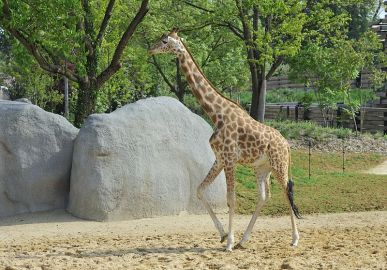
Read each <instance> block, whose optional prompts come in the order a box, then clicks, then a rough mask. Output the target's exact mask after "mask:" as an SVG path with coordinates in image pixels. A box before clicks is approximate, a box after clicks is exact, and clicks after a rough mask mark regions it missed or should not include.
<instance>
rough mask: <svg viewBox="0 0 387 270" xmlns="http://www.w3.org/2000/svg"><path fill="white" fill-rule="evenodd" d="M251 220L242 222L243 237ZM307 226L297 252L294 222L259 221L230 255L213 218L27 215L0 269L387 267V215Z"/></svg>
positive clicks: (317, 220)
mask: <svg viewBox="0 0 387 270" xmlns="http://www.w3.org/2000/svg"><path fill="white" fill-rule="evenodd" d="M249 218H250V217H248V216H237V217H236V218H235V220H236V231H237V235H236V236H237V239H239V238H240V236H241V234H242V232H243V230H244V229H245V227H246V225H247V223H248V221H249ZM221 220H222V222H223V223H225V221H226V220H227V217H226V215H221ZM299 229H300V233H301V239H300V244H299V246H298V247H296V248H294V247H291V246H290V241H291V231H290V220H289V217H275V218H272V217H259V218H258V221H257V225H256V227H255V229H254V231H253V234H252V237H251V241H250V242H248V243H247V244H246V249H244V250H235V251H234V252H232V253H227V252H225V251H223V249H224V244H221V243H220V242H219V237H218V235H217V234H216V233H215V229H214V226H213V224H212V221H211V219H210V217H209V216H207V215H195V216H192V215H180V216H173V217H160V218H153V219H141V220H132V221H119V222H109V223H107V222H106V223H99V222H91V221H84V220H81V219H77V218H74V217H72V216H70V215H69V214H67V213H65V212H64V211H54V212H47V213H40V214H32V215H22V216H16V217H12V218H6V219H3V220H1V221H0V269H7V270H11V269H387V259H386V258H387V212H363V213H343V214H329V215H311V216H306V217H305V219H303V220H300V221H299Z"/></svg>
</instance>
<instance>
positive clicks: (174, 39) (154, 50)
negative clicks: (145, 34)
mask: <svg viewBox="0 0 387 270" xmlns="http://www.w3.org/2000/svg"><path fill="white" fill-rule="evenodd" d="M177 31H178V29H177V28H173V29H172V31H171V32H170V33H169V34H164V35H162V36H161V38H160V39H159V40H158V41H157V42H156V43H155V44H154V45H153V46H152V47H151V48H150V49H149V50H148V52H149V54H151V55H153V54H159V53H174V54H179V53H182V52H184V51H185V48H184V45H183V43H182V42H181V40H180V38H179V37H178V36H177Z"/></svg>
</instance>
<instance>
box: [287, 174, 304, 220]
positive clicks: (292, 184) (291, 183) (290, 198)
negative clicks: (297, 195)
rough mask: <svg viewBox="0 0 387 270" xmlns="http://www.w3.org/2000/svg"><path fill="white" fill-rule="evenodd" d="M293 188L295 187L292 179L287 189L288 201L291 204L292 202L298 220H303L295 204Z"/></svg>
mask: <svg viewBox="0 0 387 270" xmlns="http://www.w3.org/2000/svg"><path fill="white" fill-rule="evenodd" d="M293 186H294V183H293V181H292V180H291V179H289V181H288V186H287V188H286V192H287V195H288V199H289V202H290V206H291V207H292V210H293V213H294V215H295V216H296V217H297V218H298V219H302V217H301V215H300V212H299V211H298V208H297V206H296V204H295V203H294V196H293Z"/></svg>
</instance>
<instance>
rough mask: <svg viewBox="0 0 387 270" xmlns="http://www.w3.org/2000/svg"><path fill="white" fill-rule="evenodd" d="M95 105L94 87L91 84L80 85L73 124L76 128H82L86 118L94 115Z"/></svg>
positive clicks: (95, 91) (95, 94)
mask: <svg viewBox="0 0 387 270" xmlns="http://www.w3.org/2000/svg"><path fill="white" fill-rule="evenodd" d="M96 103H97V87H96V85H95V84H92V83H80V84H79V92H78V100H77V108H76V113H75V123H74V124H75V126H76V127H80V126H82V124H83V122H84V120H85V119H86V117H88V116H89V115H90V114H92V113H94V111H95V105H96Z"/></svg>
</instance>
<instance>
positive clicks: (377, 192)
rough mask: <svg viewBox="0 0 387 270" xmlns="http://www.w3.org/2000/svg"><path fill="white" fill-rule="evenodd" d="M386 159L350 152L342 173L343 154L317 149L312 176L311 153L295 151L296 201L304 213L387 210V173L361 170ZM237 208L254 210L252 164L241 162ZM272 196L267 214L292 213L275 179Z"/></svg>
mask: <svg viewBox="0 0 387 270" xmlns="http://www.w3.org/2000/svg"><path fill="white" fill-rule="evenodd" d="M384 159H385V156H382V155H379V154H350V155H347V156H346V163H345V166H346V171H345V173H342V157H341V155H339V154H329V153H314V154H313V155H312V159H311V168H312V170H311V174H312V176H311V179H309V177H308V154H307V153H305V152H302V151H294V152H293V153H292V163H293V166H292V174H293V180H294V181H295V202H296V204H297V206H298V208H299V209H300V211H301V213H302V214H310V213H331V212H348V211H367V210H387V196H386V194H387V177H386V176H385V175H384V176H383V175H380V176H379V175H369V174H364V173H362V172H361V171H363V170H366V169H368V168H370V167H373V166H376V165H377V164H379V163H381V162H382V161H383V160H384ZM236 178H237V202H238V208H237V211H238V212H239V213H241V214H252V213H253V211H254V209H255V203H256V198H257V190H256V179H255V175H254V173H253V170H252V168H250V167H247V166H238V168H237V171H236ZM271 193H272V197H271V198H270V199H269V202H268V203H267V204H266V205H265V207H264V208H263V210H262V213H263V214H264V215H283V214H288V213H289V208H288V205H287V204H286V201H285V199H284V192H283V191H282V190H281V189H280V187H279V185H278V184H277V183H276V180H275V179H272V185H271Z"/></svg>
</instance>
